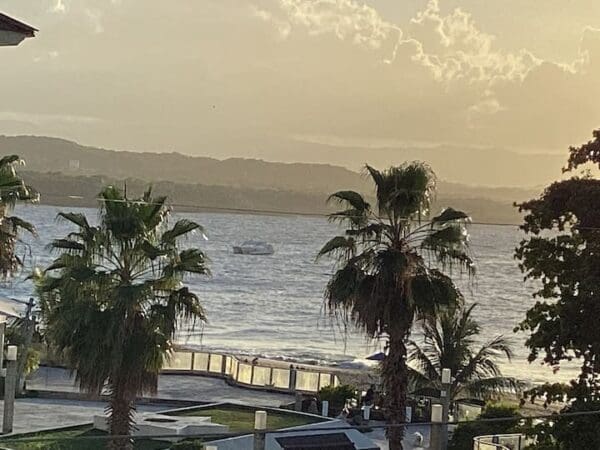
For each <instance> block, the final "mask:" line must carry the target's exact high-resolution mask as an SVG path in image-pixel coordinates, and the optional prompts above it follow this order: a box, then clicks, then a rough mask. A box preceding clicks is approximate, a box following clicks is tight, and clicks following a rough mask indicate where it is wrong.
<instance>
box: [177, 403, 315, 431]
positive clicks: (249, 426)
mask: <svg viewBox="0 0 600 450" xmlns="http://www.w3.org/2000/svg"><path fill="white" fill-rule="evenodd" d="M181 415H186V416H210V417H211V418H212V422H214V423H220V424H222V425H228V426H229V431H231V432H234V433H238V432H245V431H248V432H250V431H253V430H254V411H253V410H250V409H243V408H235V407H215V408H202V409H197V410H189V411H185V412H184V413H182V414H181ZM316 422H320V420H319V419H315V418H313V417H308V416H302V415H296V414H293V413H283V412H282V413H279V412H277V413H275V412H269V413H268V415H267V428H268V429H270V430H273V429H276V430H278V429H281V428H289V427H297V426H300V425H307V424H310V423H316Z"/></svg>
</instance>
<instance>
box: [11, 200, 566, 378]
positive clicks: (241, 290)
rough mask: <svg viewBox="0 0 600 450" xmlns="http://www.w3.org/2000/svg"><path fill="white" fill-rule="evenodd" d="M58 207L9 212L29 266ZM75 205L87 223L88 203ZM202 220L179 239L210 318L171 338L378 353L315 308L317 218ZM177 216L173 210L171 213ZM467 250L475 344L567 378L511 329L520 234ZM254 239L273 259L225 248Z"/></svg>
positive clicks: (331, 228)
mask: <svg viewBox="0 0 600 450" xmlns="http://www.w3.org/2000/svg"><path fill="white" fill-rule="evenodd" d="M59 210H60V209H59V208H57V207H51V206H21V207H19V208H18V209H17V211H16V213H15V214H17V215H19V216H21V217H23V218H24V219H26V220H29V221H31V222H32V223H34V224H35V225H36V227H37V229H38V234H39V236H38V238H37V239H28V243H29V245H30V247H29V249H30V255H29V256H28V260H27V263H28V265H36V266H40V267H44V266H45V265H47V264H48V263H49V262H50V260H51V258H52V256H51V255H50V254H49V252H48V251H47V248H46V246H47V245H48V243H49V242H50V240H51V239H54V238H57V237H62V236H64V235H65V234H66V233H68V232H69V231H70V230H72V228H71V227H70V226H69V225H68V224H66V223H63V222H58V221H56V220H55V217H56V214H57V213H58V211H59ZM62 210H69V211H81V212H84V213H85V214H87V215H88V217H89V218H90V220H95V219H96V218H97V212H96V210H94V209H81V208H62ZM182 215H184V216H186V217H189V218H190V219H193V220H196V221H197V222H199V223H201V224H202V225H203V226H204V227H205V229H206V235H207V237H208V240H205V239H203V237H202V236H201V235H200V234H196V235H194V236H192V238H191V239H190V240H189V241H188V242H187V244H186V245H195V246H199V247H201V248H202V249H203V250H204V251H205V252H206V254H207V255H208V257H209V258H210V268H211V271H212V276H211V277H210V278H192V279H190V280H189V284H190V286H191V287H192V288H193V289H194V290H195V291H196V292H197V293H198V295H199V296H200V298H201V299H202V302H203V305H204V307H205V309H206V311H207V314H208V319H209V322H208V323H207V324H206V325H205V326H204V327H203V328H201V329H200V328H198V329H196V330H194V331H192V332H187V331H185V332H182V333H181V335H180V337H179V341H180V342H182V343H185V344H188V345H192V346H196V347H199V348H200V347H201V348H205V349H211V350H219V351H227V352H234V353H248V354H256V355H263V356H265V357H272V358H290V359H294V360H298V361H300V362H319V363H328V364H342V365H343V364H348V365H350V364H351V363H353V362H354V363H359V362H361V361H362V360H363V358H364V357H365V356H366V355H368V354H370V353H372V352H374V351H378V350H380V349H381V346H382V343H379V342H372V341H368V340H366V339H365V338H364V337H363V336H362V335H361V334H360V333H359V332H350V333H349V334H348V335H347V336H344V333H342V332H341V331H340V329H339V328H338V327H336V326H335V325H334V324H332V323H331V321H330V320H329V319H328V318H327V317H325V316H324V314H323V309H322V305H323V291H324V288H325V285H326V283H327V280H328V276H329V275H330V273H331V270H332V264H331V261H319V262H316V261H315V255H316V253H317V251H318V250H319V248H320V246H322V245H323V243H324V242H326V241H327V239H329V238H330V237H331V236H332V235H334V233H335V232H336V231H337V230H336V226H335V225H332V224H329V223H328V222H327V221H326V220H325V219H324V218H314V217H296V216H294V217H292V216H286V217H281V216H276V217H275V216H253V215H236V214H212V213H210V214H209V213H185V214H182ZM175 216H176V217H177V216H178V215H177V214H176V215H175ZM470 232H471V242H472V251H473V254H474V256H475V259H476V264H477V276H476V277H475V279H474V280H471V281H469V280H467V279H464V278H463V279H460V278H459V279H458V280H457V282H458V284H459V285H460V286H461V287H462V289H463V292H464V294H465V297H466V299H467V301H468V302H477V303H478V304H479V307H478V308H477V309H476V313H475V316H476V318H477V319H478V320H479V321H480V323H481V325H482V328H483V333H482V336H481V339H482V340H488V339H492V338H493V337H495V336H496V335H498V334H503V335H505V336H508V337H510V338H511V339H512V341H513V343H514V350H515V354H516V358H515V359H514V360H513V362H512V364H506V365H504V371H505V373H507V374H511V375H517V376H521V377H524V378H527V379H530V380H532V381H542V380H550V379H552V380H557V379H564V378H565V377H570V376H571V375H572V374H573V372H572V370H562V371H561V372H560V374H558V375H553V374H552V372H551V371H550V370H549V369H547V368H544V367H542V366H541V365H540V364H539V363H534V364H531V365H530V364H528V363H527V362H526V357H527V350H526V348H525V347H524V345H523V343H524V340H525V338H526V336H525V335H523V334H522V333H520V334H519V333H518V334H515V333H513V328H514V327H515V326H516V325H517V324H518V322H519V321H520V320H522V319H523V317H524V314H525V311H526V310H527V309H528V308H529V307H531V305H533V303H534V301H533V300H532V298H531V292H532V290H533V288H532V286H531V285H528V284H526V283H524V282H523V278H522V275H521V273H520V271H519V269H518V267H517V263H516V261H515V260H514V259H513V254H514V249H515V247H516V246H517V244H518V242H519V241H520V239H521V238H522V235H521V234H520V232H519V231H518V229H517V228H516V227H506V226H477V225H473V226H472V227H471V229H470ZM252 238H255V239H261V240H265V241H267V242H269V243H271V244H272V245H273V246H274V247H275V254H274V255H271V256H249V255H234V254H233V252H232V245H234V244H236V243H240V242H242V241H244V240H247V239H252ZM0 294H1V295H6V296H12V297H15V298H21V299H26V298H28V297H30V296H31V295H32V286H31V284H30V283H29V282H27V281H23V280H22V279H18V280H15V281H13V282H11V283H10V284H9V285H4V286H2V287H1V288H0Z"/></svg>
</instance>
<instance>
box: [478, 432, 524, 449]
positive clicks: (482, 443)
mask: <svg viewBox="0 0 600 450" xmlns="http://www.w3.org/2000/svg"><path fill="white" fill-rule="evenodd" d="M524 445H525V436H523V435H522V434H496V435H493V436H478V437H476V438H474V439H473V450H521V449H522V448H523V446H524Z"/></svg>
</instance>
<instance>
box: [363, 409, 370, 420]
mask: <svg viewBox="0 0 600 450" xmlns="http://www.w3.org/2000/svg"><path fill="white" fill-rule="evenodd" d="M370 418H371V407H370V406H369V405H365V406H363V419H365V420H367V421H368V420H369V419H370Z"/></svg>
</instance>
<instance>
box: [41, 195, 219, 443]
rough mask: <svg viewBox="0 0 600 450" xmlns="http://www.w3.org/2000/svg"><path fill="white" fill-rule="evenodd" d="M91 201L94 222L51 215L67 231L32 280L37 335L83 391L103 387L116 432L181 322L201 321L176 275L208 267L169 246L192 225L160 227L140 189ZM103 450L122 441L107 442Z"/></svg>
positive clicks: (162, 216) (164, 214)
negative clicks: (96, 212) (134, 195)
mask: <svg viewBox="0 0 600 450" xmlns="http://www.w3.org/2000/svg"><path fill="white" fill-rule="evenodd" d="M100 200H101V206H100V218H99V224H98V225H97V226H92V225H91V224H90V223H89V222H88V220H87V218H86V216H85V215H83V214H78V213H60V214H59V217H60V218H62V219H64V220H66V221H68V222H70V223H71V224H73V225H75V226H76V228H77V229H76V231H73V232H71V233H69V234H68V235H67V236H66V237H65V238H62V239H57V240H55V241H53V242H52V243H51V244H50V247H51V248H52V250H54V251H55V252H58V253H59V255H58V257H57V258H56V259H55V260H54V261H53V263H52V264H51V265H50V266H49V267H47V268H46V270H45V271H44V272H43V273H42V274H39V275H38V279H37V282H38V283H37V285H38V290H39V293H40V298H41V306H42V316H43V320H44V325H45V336H46V339H47V340H48V341H49V343H50V344H51V345H53V346H54V347H55V348H56V349H57V350H58V351H59V352H60V353H61V354H62V355H63V357H64V358H65V359H66V361H68V363H69V365H70V367H71V369H73V370H74V371H75V373H76V377H77V380H78V382H79V384H80V386H81V387H82V388H83V389H85V390H87V391H89V392H93V393H100V391H101V390H102V388H103V387H106V388H107V390H108V393H109V395H110V402H109V407H108V413H109V419H108V420H109V425H110V434H111V435H113V436H124V435H129V434H130V433H131V431H132V428H133V426H134V423H133V422H134V420H133V412H134V401H135V399H136V396H137V395H141V394H144V393H148V392H155V391H156V389H157V378H158V373H159V371H160V369H161V368H162V366H163V363H164V360H165V358H166V357H168V356H169V354H170V352H171V351H172V350H173V338H174V337H175V335H176V332H177V330H178V328H179V326H181V324H182V320H185V321H187V323H189V324H191V325H190V326H193V325H194V324H195V323H196V322H197V321H204V320H205V315H204V311H203V308H202V306H201V305H200V302H199V299H198V297H197V296H196V294H194V293H193V292H191V291H190V290H189V289H188V288H187V287H186V286H184V285H183V281H184V276H186V275H189V274H200V275H206V274H208V269H207V266H206V258H205V256H204V254H203V253H202V251H200V250H199V249H197V248H188V249H184V250H180V248H179V240H180V238H183V237H185V236H187V235H189V234H190V233H191V232H193V231H194V230H201V227H200V225H198V224H197V223H195V222H192V221H190V220H186V219H181V220H178V221H177V222H176V223H175V224H174V225H173V227H172V228H168V224H167V219H168V215H169V209H168V208H167V206H166V203H165V202H166V197H158V198H153V197H152V195H151V191H150V190H148V191H147V192H146V193H145V194H144V195H143V197H142V198H141V199H139V200H130V199H128V198H127V197H126V196H125V195H124V194H123V193H122V192H121V191H120V190H119V189H117V188H114V187H107V188H105V189H104V190H103V191H102V192H101V194H100ZM105 385H106V386H105ZM110 448H113V449H131V448H132V443H131V440H130V439H123V438H121V439H117V438H113V439H112V440H111V441H110Z"/></svg>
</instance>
